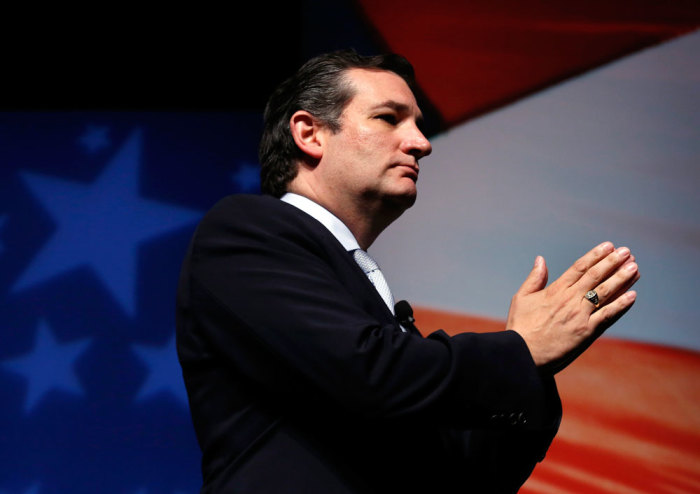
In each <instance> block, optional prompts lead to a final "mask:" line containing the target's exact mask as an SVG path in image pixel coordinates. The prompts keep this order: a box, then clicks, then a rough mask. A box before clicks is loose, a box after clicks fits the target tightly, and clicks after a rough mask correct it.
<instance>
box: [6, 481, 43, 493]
mask: <svg viewBox="0 0 700 494" xmlns="http://www.w3.org/2000/svg"><path fill="white" fill-rule="evenodd" d="M0 494H8V493H7V491H0ZM22 494H39V483H38V482H36V483H34V484H32V485H30V486H29V487H28V488H27V490H26V491H24V492H23V493H22Z"/></svg>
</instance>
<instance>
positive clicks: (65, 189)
mask: <svg viewBox="0 0 700 494" xmlns="http://www.w3.org/2000/svg"><path fill="white" fill-rule="evenodd" d="M140 162H141V133H140V132H139V131H135V132H133V133H132V135H131V136H130V137H129V139H128V140H127V141H126V142H125V143H124V145H123V146H122V147H121V149H119V150H118V151H117V153H116V154H115V155H114V156H113V157H112V159H111V161H110V162H109V163H108V164H107V166H106V167H105V169H104V171H103V172H102V174H101V175H100V176H99V177H98V178H97V180H96V181H95V182H94V183H91V184H84V183H78V182H72V181H67V180H63V179H60V178H56V177H50V176H46V175H40V174H36V173H23V174H22V176H23V178H24V179H25V181H26V182H27V184H28V185H29V187H30V188H31V189H32V191H33V192H34V194H35V195H36V197H37V199H38V200H39V201H40V202H41V203H42V204H43V205H44V207H45V208H46V209H47V210H48V211H49V213H50V214H51V216H52V217H53V219H54V220H55V222H56V224H57V229H56V231H55V232H54V233H53V235H52V237H51V238H50V239H49V241H48V242H47V243H46V245H44V246H43V248H42V249H41V250H40V251H39V253H38V254H37V256H36V257H35V258H34V259H33V261H32V262H31V264H30V265H29V267H28V268H27V269H26V271H25V272H24V273H23V274H22V275H21V277H20V279H19V280H18V281H17V282H16V283H15V285H14V287H13V291H19V290H23V289H26V288H29V287H31V286H33V285H36V284H37V283H40V282H43V281H45V280H47V279H49V278H52V277H54V276H56V275H59V274H63V273H65V272H67V271H70V270H72V269H75V268H78V267H81V266H89V267H91V268H92V269H93V270H94V272H95V273H96V274H97V276H98V277H99V278H100V279H101V280H102V281H103V282H104V284H105V285H106V286H107V287H108V288H109V289H111V292H112V294H113V295H114V297H115V298H116V300H117V301H118V302H119V303H120V304H121V306H122V307H123V308H124V310H125V311H126V312H127V313H128V314H130V315H133V314H134V313H135V311H136V281H137V257H138V246H139V244H140V243H141V242H143V241H144V240H146V239H149V238H152V237H156V236H158V235H161V234H164V233H166V232H169V231H171V230H173V229H175V228H179V227H182V226H185V225H188V224H193V223H194V222H195V221H196V220H198V219H199V218H200V217H201V213H200V212H198V211H193V210H190V209H186V208H182V207H178V206H172V205H167V204H163V203H161V202H158V201H153V200H149V199H143V198H141V197H140V196H139V190H138V189H139V178H138V177H139V168H140Z"/></svg>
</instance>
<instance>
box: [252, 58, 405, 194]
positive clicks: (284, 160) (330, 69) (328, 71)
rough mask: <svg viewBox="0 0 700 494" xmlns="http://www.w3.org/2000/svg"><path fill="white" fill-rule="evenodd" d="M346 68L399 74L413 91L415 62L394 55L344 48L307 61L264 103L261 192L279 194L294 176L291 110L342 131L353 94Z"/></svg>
mask: <svg viewBox="0 0 700 494" xmlns="http://www.w3.org/2000/svg"><path fill="white" fill-rule="evenodd" d="M349 69H369V70H387V71H391V72H394V73H396V74H397V75H399V76H400V77H401V78H403V79H404V80H405V81H406V83H407V84H408V86H409V87H410V88H411V89H412V90H413V87H414V72H413V66H412V65H411V64H410V62H409V61H408V60H406V59H405V58H404V57H402V56H400V55H396V54H388V55H373V56H363V55H359V54H358V53H356V52H355V51H353V50H342V51H336V52H332V53H327V54H324V55H320V56H318V57H316V58H312V59H311V60H309V61H308V62H306V63H305V64H304V65H302V67H301V68H300V69H299V70H298V71H297V72H296V73H295V74H294V75H293V76H292V77H290V78H289V79H287V80H286V81H284V82H283V83H282V84H280V85H279V87H278V88H277V89H276V90H275V91H274V92H273V93H272V95H271V96H270V99H269V100H268V102H267V106H266V107H265V125H264V128H263V134H262V138H261V140H260V149H259V159H260V166H261V170H260V182H261V186H262V191H263V192H264V193H266V194H271V195H273V196H275V197H281V196H282V195H283V194H284V193H285V192H286V191H287V186H288V184H289V182H291V181H292V180H293V179H294V177H296V174H297V169H298V164H297V160H298V159H300V158H301V157H302V151H300V150H299V148H297V146H296V143H295V142H294V139H293V138H292V133H291V131H290V130H289V121H290V119H291V118H292V115H293V114H294V113H295V112H297V111H299V110H305V111H308V112H309V113H311V114H312V115H313V116H314V117H315V118H317V119H318V120H319V121H320V122H321V123H322V124H323V125H326V126H327V127H328V128H329V129H330V130H331V131H332V132H338V131H339V130H340V116H341V114H342V113H343V110H344V109H345V106H346V105H347V104H348V102H349V101H350V100H351V99H352V97H353V96H354V92H353V88H352V86H351V85H350V83H349V82H348V81H347V79H346V78H345V77H344V75H345V72H346V71H348V70H349Z"/></svg>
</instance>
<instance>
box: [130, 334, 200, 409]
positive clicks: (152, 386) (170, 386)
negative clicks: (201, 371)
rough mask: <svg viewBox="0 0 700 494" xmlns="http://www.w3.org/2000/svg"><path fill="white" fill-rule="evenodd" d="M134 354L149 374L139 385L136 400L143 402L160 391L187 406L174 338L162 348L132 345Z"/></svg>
mask: <svg viewBox="0 0 700 494" xmlns="http://www.w3.org/2000/svg"><path fill="white" fill-rule="evenodd" d="M133 349H134V352H136V354H137V355H138V356H139V357H140V358H141V360H142V361H143V363H144V364H146V366H148V369H149V374H148V378H147V379H146V381H145V382H144V383H143V384H142V385H141V389H140V390H139V393H138V395H137V396H136V399H137V400H144V399H146V398H148V397H149V396H152V395H155V394H157V393H159V392H161V391H165V392H169V393H171V394H172V395H173V396H175V398H177V399H178V400H179V401H180V402H181V403H182V404H183V405H185V406H186V407H187V406H188V401H187V391H186V390H185V383H184V381H183V379H182V370H181V368H180V363H179V362H178V359H177V349H176V347H175V336H173V337H172V338H170V340H169V341H168V342H167V343H166V344H165V345H162V346H159V347H154V346H151V345H133Z"/></svg>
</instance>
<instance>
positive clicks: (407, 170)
mask: <svg viewBox="0 0 700 494" xmlns="http://www.w3.org/2000/svg"><path fill="white" fill-rule="evenodd" d="M396 167H397V168H400V169H401V170H402V171H403V173H404V175H405V176H407V177H409V178H411V179H412V180H413V181H414V182H415V181H416V180H418V173H419V172H420V170H419V169H418V165H415V164H398V165H396Z"/></svg>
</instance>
